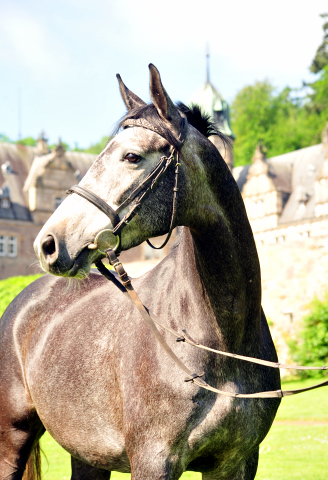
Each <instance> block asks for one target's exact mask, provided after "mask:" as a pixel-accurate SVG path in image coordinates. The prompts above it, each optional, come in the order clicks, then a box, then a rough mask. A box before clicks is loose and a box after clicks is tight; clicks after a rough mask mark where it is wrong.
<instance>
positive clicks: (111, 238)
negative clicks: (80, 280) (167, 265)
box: [66, 118, 186, 255]
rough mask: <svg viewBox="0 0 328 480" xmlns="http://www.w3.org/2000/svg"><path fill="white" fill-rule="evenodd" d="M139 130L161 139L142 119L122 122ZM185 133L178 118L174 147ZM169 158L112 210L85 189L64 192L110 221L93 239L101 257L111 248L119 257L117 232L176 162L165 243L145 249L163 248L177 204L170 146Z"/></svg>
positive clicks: (176, 154) (174, 154) (75, 187)
mask: <svg viewBox="0 0 328 480" xmlns="http://www.w3.org/2000/svg"><path fill="white" fill-rule="evenodd" d="M131 126H132V127H135V126H137V127H142V128H145V129H147V130H153V131H154V132H156V133H158V134H159V135H161V136H163V137H164V138H165V136H164V133H163V132H162V131H161V130H160V129H159V128H157V127H155V126H153V125H151V124H150V123H149V122H147V121H146V120H143V119H129V120H126V121H125V122H123V128H128V127H131ZM185 131H186V121H185V119H184V118H182V130H181V133H180V136H179V139H177V144H179V143H180V144H181V145H182V143H183V141H184V138H185ZM169 153H170V155H169V156H168V157H167V156H165V155H163V156H162V157H161V158H160V160H159V162H158V163H157V165H156V166H155V168H154V169H153V170H152V171H151V172H150V173H149V175H147V177H146V178H145V179H144V180H143V181H142V182H141V183H140V184H139V185H138V186H137V187H136V188H135V189H134V190H133V191H132V192H131V193H130V194H129V196H128V197H127V198H126V199H125V200H124V202H122V203H121V205H119V206H118V207H117V209H116V210H114V209H113V208H112V207H111V206H110V205H108V203H107V202H105V201H104V200H103V199H102V198H100V197H99V196H98V195H96V194H95V193H93V192H91V191H90V190H88V189H87V188H85V187H81V186H80V185H73V187H71V188H70V189H69V190H67V191H66V193H67V194H71V193H77V195H80V197H82V198H84V199H85V200H87V201H88V202H90V203H92V204H93V205H94V206H95V207H97V208H98V209H99V210H101V211H102V212H103V213H104V214H105V215H107V217H109V218H110V221H111V223H112V225H113V228H112V229H105V230H102V231H100V232H99V233H98V234H97V235H96V238H95V242H94V244H95V245H97V247H98V250H100V251H101V253H105V250H106V249H107V248H112V249H113V250H114V252H116V254H117V255H119V254H120V251H121V232H122V230H123V228H124V227H126V225H128V223H129V222H130V221H131V220H132V218H133V217H134V216H135V215H136V214H137V213H138V211H139V210H140V207H141V205H142V204H143V202H144V201H145V200H146V198H147V197H148V196H149V195H150V193H151V192H153V191H154V190H155V188H156V186H157V185H158V184H159V182H160V181H161V180H162V179H163V178H164V176H165V175H166V174H167V172H168V171H169V166H170V165H171V163H172V162H173V161H174V160H175V159H176V163H175V172H174V175H175V180H174V187H173V205H172V215H171V221H170V228H169V231H168V233H167V236H166V239H165V241H164V243H163V244H162V245H161V246H160V247H155V246H154V245H152V244H151V243H150V241H149V240H147V243H148V245H150V246H151V247H152V248H154V249H161V248H163V247H164V246H165V245H166V244H167V242H168V241H169V239H170V237H171V234H172V231H173V228H174V225H175V219H176V215H177V200H178V190H179V188H178V175H179V166H180V163H179V151H178V150H176V149H175V148H174V147H173V145H171V147H170V150H169ZM134 200H135V202H134V205H132V206H131V208H130V209H129V211H128V213H127V214H126V215H124V217H123V218H122V219H120V217H119V213H121V212H122V210H124V209H125V208H126V207H128V206H129V205H130V204H131V203H132V202H133V201H134Z"/></svg>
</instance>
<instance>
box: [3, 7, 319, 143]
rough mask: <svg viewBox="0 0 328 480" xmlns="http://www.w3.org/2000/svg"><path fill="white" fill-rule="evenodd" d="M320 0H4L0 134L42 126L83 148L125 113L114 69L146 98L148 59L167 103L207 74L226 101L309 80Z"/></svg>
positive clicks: (24, 132) (183, 95)
mask: <svg viewBox="0 0 328 480" xmlns="http://www.w3.org/2000/svg"><path fill="white" fill-rule="evenodd" d="M325 11H328V6H327V2H326V0H314V1H312V2H309V1H307V2H305V1H303V2H302V1H299V0H284V1H283V0H276V1H275V2H267V1H263V0H249V1H245V0H243V1H240V0H230V1H228V0H225V1H220V0H216V1H212V0H207V1H203V2H201V1H197V2H196V1H194V0H189V1H185V0H181V1H179V0H174V1H173V0H166V1H165V2H155V1H149V0H133V1H132V0H125V1H113V0H112V1H110V0H108V1H105V0H93V1H92V2H90V1H85V0H52V1H49V0H42V1H41V0H28V1H27V0H0V133H4V134H6V135H8V136H9V137H10V138H12V139H17V136H18V91H19V90H20V91H21V98H22V100H21V105H22V120H21V125H22V135H23V137H26V136H29V135H31V136H34V137H35V136H38V135H39V133H40V131H41V130H43V129H44V130H45V132H46V135H47V136H48V138H49V140H50V142H51V143H52V142H56V141H57V139H58V137H59V136H61V137H62V140H63V141H65V142H67V143H69V144H70V145H71V146H74V144H75V142H77V144H78V145H79V146H80V147H87V146H89V145H90V143H95V142H97V141H98V140H99V139H100V138H101V137H102V136H104V135H107V134H109V133H110V131H111V129H112V127H113V125H114V123H115V122H116V121H117V120H118V119H119V117H121V116H122V115H123V114H124V105H123V103H122V100H121V98H120V96H119V93H118V86H117V80H116V77H115V74H116V73H120V74H121V76H122V78H123V81H124V82H125V83H126V84H127V86H128V87H129V88H130V89H131V90H133V91H134V92H135V93H136V94H137V95H139V96H140V97H142V98H143V99H144V100H146V101H148V100H149V93H148V81H149V80H148V64H149V63H150V62H152V63H154V64H155V65H156V66H157V67H158V69H159V70H160V72H161V76H162V80H163V83H164V85H165V87H166V90H167V91H168V93H169V94H170V96H171V98H172V99H173V100H182V101H185V102H187V101H188V99H189V98H190V95H191V94H192V92H193V91H194V90H196V89H198V88H199V87H200V86H201V85H202V83H204V81H205V45H206V42H209V44H210V51H211V81H212V82H213V84H214V85H215V86H216V87H217V88H218V90H219V91H220V92H221V94H222V95H223V96H224V97H225V98H226V99H227V100H228V101H231V100H232V99H233V97H234V95H235V94H236V92H237V91H238V90H240V89H241V88H242V87H243V86H245V85H248V84H251V83H253V82H255V81H256V80H263V79H265V78H267V79H269V80H270V81H271V82H272V83H273V84H274V85H276V86H277V87H278V88H282V87H284V86H286V85H289V86H291V87H298V86H300V85H301V82H302V80H307V81H309V80H313V78H314V77H313V75H311V74H310V73H309V71H308V67H309V65H310V63H311V60H312V58H313V56H314V54H315V51H316V49H317V47H318V46H319V44H320V42H321V40H322V35H323V32H322V24H323V19H321V18H320V17H319V14H320V13H323V12H325Z"/></svg>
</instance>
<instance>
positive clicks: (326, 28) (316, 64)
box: [310, 13, 328, 73]
mask: <svg viewBox="0 0 328 480" xmlns="http://www.w3.org/2000/svg"><path fill="white" fill-rule="evenodd" d="M320 17H322V18H326V17H328V13H322V14H321V15H320ZM322 29H323V33H324V35H323V40H322V43H321V44H320V45H319V47H318V49H317V51H316V54H315V57H314V59H313V60H312V63H311V66H310V70H311V72H312V73H318V72H321V70H322V69H323V68H324V67H325V66H326V65H328V22H325V23H324V24H323V26H322Z"/></svg>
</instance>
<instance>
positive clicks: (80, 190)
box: [66, 119, 328, 398]
mask: <svg viewBox="0 0 328 480" xmlns="http://www.w3.org/2000/svg"><path fill="white" fill-rule="evenodd" d="M131 126H133V127H135V126H137V127H142V128H146V129H148V130H152V131H154V132H156V133H158V134H159V135H161V136H163V137H164V138H166V137H165V135H164V133H163V132H162V131H161V130H160V129H159V128H157V127H155V126H154V125H152V124H150V123H149V122H147V121H146V120H144V119H129V120H126V121H125V122H123V128H127V127H131ZM186 126H187V124H186V121H185V119H183V122H182V129H181V133H180V137H179V139H178V141H180V142H181V144H182V142H183V141H184V138H185V135H186ZM175 156H176V164H175V182H174V188H173V207H172V215H171V221H170V228H169V231H168V234H167V237H166V239H165V241H164V243H163V244H162V245H161V246H160V247H154V246H153V245H152V244H151V243H150V242H149V240H147V243H148V244H149V245H150V246H151V247H152V248H163V247H164V246H165V245H166V244H167V242H168V241H169V238H170V236H171V233H172V230H173V228H174V226H175V219H176V213H177V193H178V174H179V165H180V164H179V152H178V150H176V149H175V148H174V147H173V145H171V147H170V155H169V157H167V156H162V157H161V158H160V160H159V162H158V163H157V165H156V166H155V168H154V169H153V170H152V172H151V173H150V174H149V175H148V176H147V177H146V178H145V179H144V180H143V181H142V182H141V183H140V184H139V185H138V186H137V187H136V188H135V189H134V190H133V191H132V193H130V194H129V196H128V197H127V198H126V199H125V200H124V201H123V203H121V205H120V206H119V207H118V208H117V209H116V210H114V209H113V208H112V207H111V206H110V205H108V204H107V203H106V202H105V201H104V200H102V199H101V198H100V197H99V196H98V195H96V194H94V193H93V192H91V191H90V190H88V189H86V188H84V187H81V186H79V185H74V186H73V187H71V188H70V189H69V190H67V192H66V193H67V194H72V193H76V194H77V195H80V196H81V197H82V198H84V199H85V200H87V201H89V202H90V203H92V204H93V205H94V206H95V207H97V208H98V209H99V210H101V211H102V212H103V213H105V215H107V216H108V217H109V218H110V220H111V222H112V225H113V229H105V230H102V231H100V232H99V233H98V234H97V235H96V238H95V244H94V245H95V247H96V248H98V250H99V251H100V252H101V253H103V254H105V255H106V257H107V258H108V260H109V262H110V264H111V265H112V266H113V267H114V269H115V271H116V273H117V274H118V276H119V278H120V280H121V282H122V283H121V282H120V281H119V280H118V279H117V278H116V276H115V275H114V274H113V273H111V272H110V271H109V270H108V269H107V268H106V267H105V266H104V265H103V263H102V262H101V260H99V261H98V262H97V263H96V267H97V268H98V270H99V272H100V273H101V274H102V275H103V276H104V277H106V278H107V279H108V280H110V281H111V282H112V283H113V284H114V285H115V286H116V287H117V288H118V289H119V290H120V291H121V292H122V294H123V295H125V296H126V297H127V298H128V299H129V300H130V301H132V303H133V304H134V305H135V307H136V308H137V309H138V311H139V312H140V314H141V316H142V318H143V319H144V321H145V323H146V324H147V326H148V328H149V330H150V331H151V333H152V334H153V335H154V337H155V338H156V340H157V341H158V342H159V343H160V345H161V346H162V348H163V349H164V350H165V351H166V353H167V354H168V355H169V356H170V358H171V359H172V360H173V361H174V363H175V364H176V365H177V366H178V367H179V369H180V370H182V371H183V372H184V373H186V374H187V378H185V382H192V383H195V384H196V385H198V386H199V387H202V388H205V389H206V390H210V391H212V392H215V393H219V394H221V395H225V396H228V397H235V398H282V397H286V396H290V395H295V394H298V393H302V392H306V391H309V390H313V389H316V388H319V387H323V386H326V385H328V380H326V381H324V382H321V383H318V384H315V385H312V386H310V387H306V388H299V389H295V390H280V389H279V390H273V391H265V392H258V393H251V394H243V393H233V392H227V391H225V390H218V389H216V388H214V387H212V386H210V385H208V384H207V383H206V382H205V381H204V380H203V379H202V378H201V377H203V376H204V375H205V373H204V372H201V373H193V372H192V371H191V370H190V369H189V368H188V367H187V366H186V365H185V364H184V363H183V362H182V361H181V360H180V359H179V358H178V357H177V356H176V354H175V353H174V352H173V351H172V349H171V348H170V347H169V345H168V344H167V343H166V341H165V339H164V338H163V336H162V335H161V334H160V332H159V330H158V329H157V327H156V325H155V323H157V324H158V325H160V327H162V328H163V329H165V330H166V331H168V332H170V333H171V334H172V335H174V336H175V337H176V341H177V342H186V343H188V344H189V345H192V346H194V347H197V348H201V349H203V350H207V351H210V352H214V353H217V354H219V355H223V356H226V357H231V358H235V359H238V360H243V361H246V362H251V363H255V364H258V365H264V366H267V367H272V368H278V369H281V368H283V369H296V370H328V366H323V367H304V366H297V365H285V364H282V363H278V362H270V361H268V360H261V359H258V358H253V357H247V356H244V355H237V354H234V353H229V352H224V351H220V350H216V349H213V348H209V347H206V346H204V345H201V344H200V343H198V342H197V341H195V340H194V339H193V338H192V337H191V336H190V335H189V334H188V333H187V331H186V330H184V329H183V330H182V334H180V333H178V332H176V331H175V330H173V329H172V328H170V327H168V326H167V325H164V324H163V323H162V322H161V321H160V320H159V319H158V318H157V317H156V316H155V315H154V314H153V313H151V312H150V311H149V310H148V309H147V308H146V307H145V306H144V305H143V303H142V302H141V300H140V298H139V297H138V295H137V293H136V291H135V290H134V288H133V286H132V283H131V280H130V278H129V277H128V275H127V273H126V271H125V269H124V267H123V265H122V263H121V262H120V261H119V260H118V258H117V255H118V254H119V253H120V250H121V232H122V230H123V228H124V227H125V226H126V225H127V224H128V223H129V222H130V220H131V219H132V218H133V217H134V216H135V215H136V214H137V212H138V211H139V209H140V207H141V205H142V203H143V202H144V201H145V199H146V198H147V197H148V195H149V194H150V193H151V192H152V191H153V190H154V189H155V187H156V186H157V185H158V183H159V181H160V180H162V179H163V177H164V176H165V175H166V174H167V172H168V171H169V166H170V164H171V163H172V161H173V160H174V157H175ZM133 200H135V203H134V205H133V206H131V208H130V209H129V211H128V213H127V214H126V215H125V216H124V217H123V218H122V219H120V217H119V213H120V212H121V211H122V210H123V209H124V208H126V207H127V206H128V205H130V204H131V203H132V202H133Z"/></svg>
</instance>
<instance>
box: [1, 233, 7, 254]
mask: <svg viewBox="0 0 328 480" xmlns="http://www.w3.org/2000/svg"><path fill="white" fill-rule="evenodd" d="M6 253H7V237H6V236H5V235H0V257H5V256H6Z"/></svg>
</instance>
